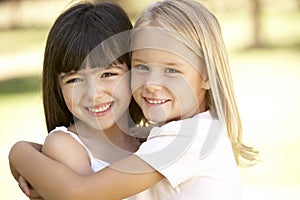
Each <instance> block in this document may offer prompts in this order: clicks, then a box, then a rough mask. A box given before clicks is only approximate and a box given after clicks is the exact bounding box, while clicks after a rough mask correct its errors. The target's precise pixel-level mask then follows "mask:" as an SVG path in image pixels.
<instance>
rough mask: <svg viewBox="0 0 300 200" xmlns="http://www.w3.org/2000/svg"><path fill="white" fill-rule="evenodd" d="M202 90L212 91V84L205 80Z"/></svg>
mask: <svg viewBox="0 0 300 200" xmlns="http://www.w3.org/2000/svg"><path fill="white" fill-rule="evenodd" d="M201 88H203V89H205V90H209V89H210V82H209V80H208V79H206V80H203V83H202V86H201Z"/></svg>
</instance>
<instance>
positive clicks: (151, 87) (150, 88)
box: [144, 82, 162, 93]
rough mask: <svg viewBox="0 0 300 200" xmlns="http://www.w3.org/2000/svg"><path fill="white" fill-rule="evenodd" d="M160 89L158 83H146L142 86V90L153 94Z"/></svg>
mask: <svg viewBox="0 0 300 200" xmlns="http://www.w3.org/2000/svg"><path fill="white" fill-rule="evenodd" d="M161 87H162V86H161V84H159V83H158V82H146V83H145V85H144V89H145V90H146V92H148V93H155V92H157V91H159V90H161Z"/></svg>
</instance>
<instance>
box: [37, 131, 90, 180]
mask: <svg viewBox="0 0 300 200" xmlns="http://www.w3.org/2000/svg"><path fill="white" fill-rule="evenodd" d="M42 153H43V154H45V155H46V156H48V157H49V158H52V159H53V160H56V161H58V162H61V163H63V164H65V165H66V166H68V167H69V168H70V169H71V170H73V171H74V172H76V173H78V174H80V175H84V176H86V175H89V174H92V173H93V171H92V169H91V165H90V158H89V156H88V153H87V151H86V150H85V149H84V148H83V146H81V144H79V143H78V142H77V141H76V140H75V139H74V138H72V137H71V136H70V135H69V134H68V133H65V132H62V131H56V132H53V133H51V134H49V135H48V136H47V138H46V140H45V143H44V145H43V148H42Z"/></svg>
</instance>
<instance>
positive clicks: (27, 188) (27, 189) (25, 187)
mask: <svg viewBox="0 0 300 200" xmlns="http://www.w3.org/2000/svg"><path fill="white" fill-rule="evenodd" d="M18 182H19V187H20V188H21V190H22V191H23V193H24V194H25V195H26V196H27V197H28V198H29V199H30V200H43V199H44V198H43V197H41V195H39V194H38V193H37V192H36V191H35V190H34V188H33V187H32V186H31V185H30V184H29V183H28V182H27V181H26V179H25V178H24V177H23V176H19V179H18Z"/></svg>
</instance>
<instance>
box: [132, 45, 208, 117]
mask: <svg viewBox="0 0 300 200" xmlns="http://www.w3.org/2000/svg"><path fill="white" fill-rule="evenodd" d="M186 51H188V50H186ZM189 51H191V50H189ZM191 52H192V51H191ZM191 52H188V53H189V55H191V54H190V53H191ZM182 56H183V57H181V56H178V54H176V53H174V51H168V50H161V49H154V48H144V49H142V48H140V49H137V50H134V51H133V52H132V75H131V76H132V77H131V87H132V91H133V96H134V98H135V100H136V102H137V103H138V104H139V106H140V107H141V108H142V110H143V113H144V115H145V117H146V118H147V119H149V120H150V121H153V122H158V123H166V122H169V121H172V120H178V119H184V118H189V117H192V116H194V115H195V114H197V113H199V112H203V111H205V102H204V99H205V93H206V89H207V85H206V83H205V82H204V80H203V78H202V76H201V75H200V73H199V71H198V70H197V68H196V67H195V65H197V67H198V68H199V65H201V64H202V62H201V61H200V59H198V58H195V59H196V60H193V61H191V62H188V61H187V60H185V59H184V58H185V56H184V55H182ZM197 59H198V60H197ZM191 63H193V64H191Z"/></svg>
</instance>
